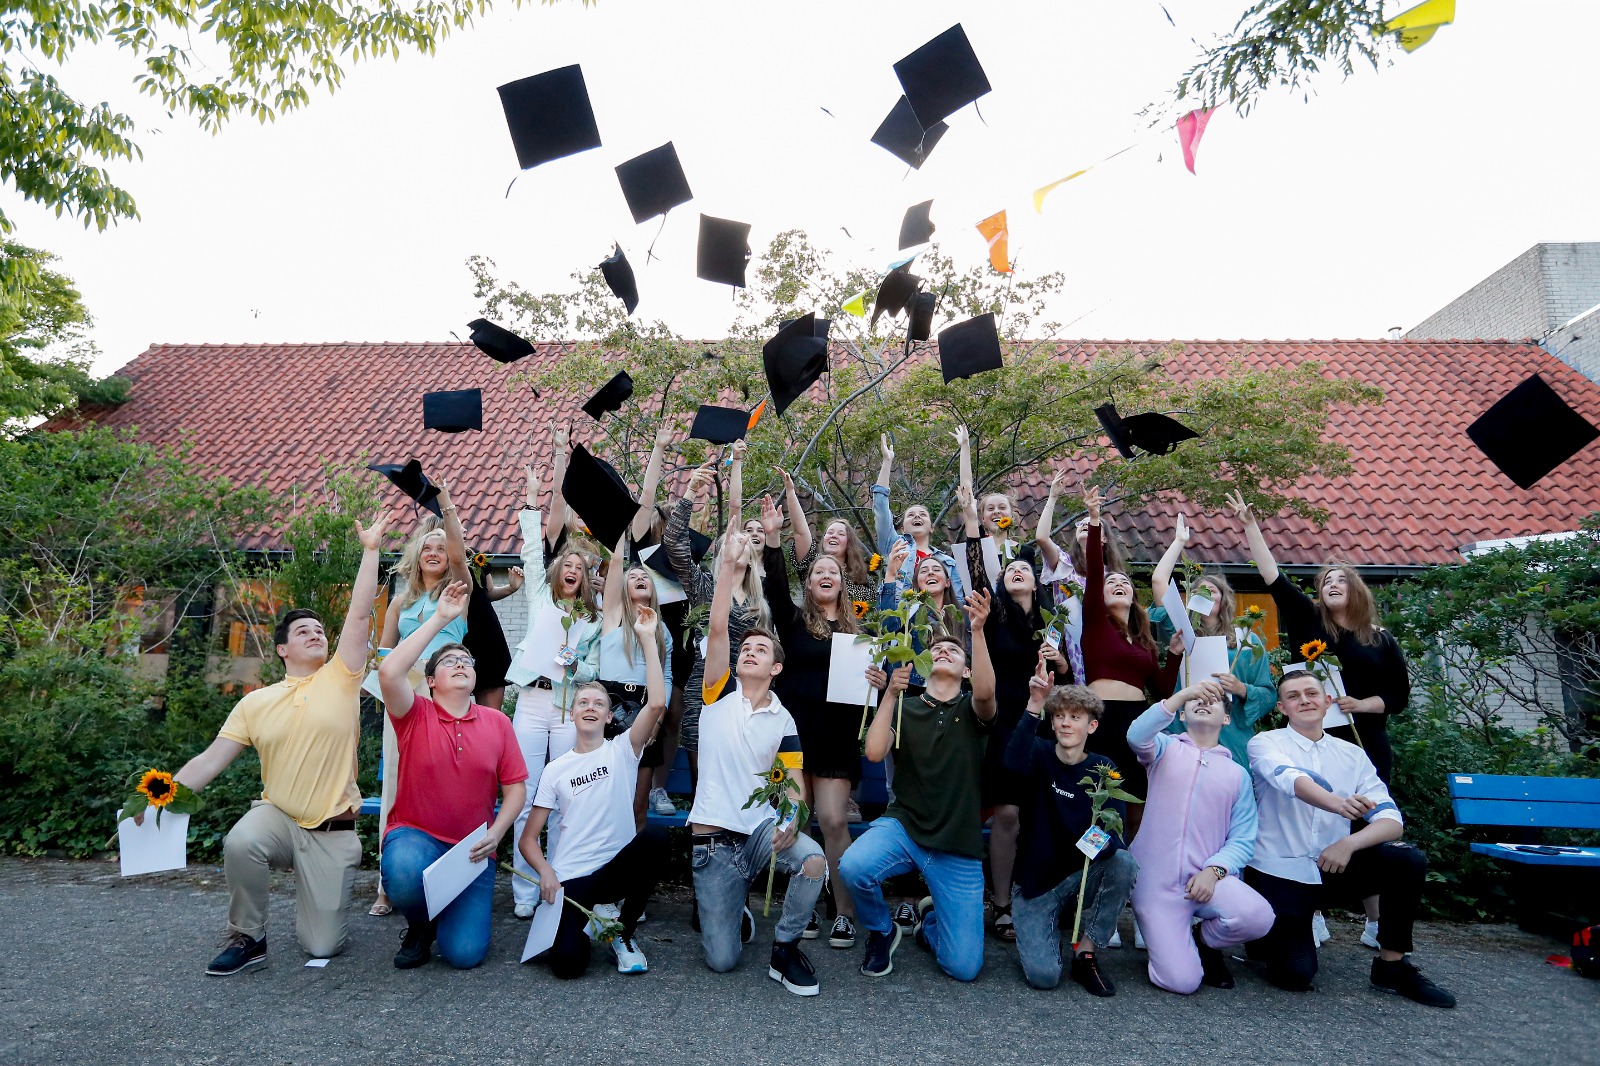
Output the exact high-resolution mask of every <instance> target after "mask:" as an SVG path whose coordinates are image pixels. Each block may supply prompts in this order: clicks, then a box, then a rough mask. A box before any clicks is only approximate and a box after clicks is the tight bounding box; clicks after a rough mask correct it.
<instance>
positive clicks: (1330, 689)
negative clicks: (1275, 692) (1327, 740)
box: [1283, 663, 1350, 729]
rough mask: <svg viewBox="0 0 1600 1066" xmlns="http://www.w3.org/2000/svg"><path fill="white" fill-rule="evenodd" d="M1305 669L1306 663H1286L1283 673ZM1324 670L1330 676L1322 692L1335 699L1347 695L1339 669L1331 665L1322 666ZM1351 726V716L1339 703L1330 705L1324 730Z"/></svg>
mask: <svg viewBox="0 0 1600 1066" xmlns="http://www.w3.org/2000/svg"><path fill="white" fill-rule="evenodd" d="M1305 668H1306V664H1305V663H1285V664H1284V667H1283V672H1284V673H1286V674H1293V673H1296V672H1298V671H1301V670H1304V669H1305ZM1322 670H1323V671H1325V672H1326V673H1327V675H1328V677H1327V679H1326V680H1325V681H1323V682H1322V691H1323V692H1325V693H1327V694H1328V695H1330V696H1332V697H1334V698H1335V699H1337V698H1338V697H1340V696H1343V695H1345V691H1344V676H1343V675H1342V674H1340V673H1339V668H1338V667H1337V666H1334V665H1332V664H1331V663H1330V664H1324V665H1323V666H1322ZM1349 724H1350V716H1349V715H1348V714H1345V713H1344V711H1343V710H1342V709H1341V708H1340V707H1339V705H1338V704H1337V703H1330V704H1328V709H1327V711H1326V712H1325V713H1324V714H1323V716H1322V728H1324V729H1332V728H1334V727H1335V726H1341V725H1349Z"/></svg>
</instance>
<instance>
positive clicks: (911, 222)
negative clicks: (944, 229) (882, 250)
mask: <svg viewBox="0 0 1600 1066" xmlns="http://www.w3.org/2000/svg"><path fill="white" fill-rule="evenodd" d="M932 210H933V201H932V200H924V201H922V203H920V204H917V205H916V206H915V207H908V208H906V217H905V218H903V219H901V220H900V247H901V249H902V250H904V249H906V248H915V247H916V246H917V245H919V244H927V243H928V242H929V241H930V240H932V239H933V231H934V229H935V227H934V224H933V220H932V219H930V218H929V217H928V212H929V211H932Z"/></svg>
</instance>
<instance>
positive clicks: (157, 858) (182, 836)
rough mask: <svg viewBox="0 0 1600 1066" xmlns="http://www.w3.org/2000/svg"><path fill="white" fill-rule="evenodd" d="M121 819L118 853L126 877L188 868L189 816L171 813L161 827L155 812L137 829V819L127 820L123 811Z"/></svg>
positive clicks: (147, 811)
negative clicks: (134, 820)
mask: <svg viewBox="0 0 1600 1066" xmlns="http://www.w3.org/2000/svg"><path fill="white" fill-rule="evenodd" d="M117 819H118V821H117V851H118V858H119V859H120V860H121V862H122V876H123V877H133V876H135V875H137V874H153V873H160V872H161V871H162V870H181V869H183V868H184V866H185V865H186V864H187V854H188V843H189V816H188V815H187V814H173V813H172V812H171V811H168V812H166V814H165V816H164V817H163V818H162V819H161V825H160V826H159V827H158V826H157V825H156V818H155V811H154V810H146V811H145V814H144V824H143V825H134V824H133V819H132V818H123V817H122V812H121V811H118V812H117Z"/></svg>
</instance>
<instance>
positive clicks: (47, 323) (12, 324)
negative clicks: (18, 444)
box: [0, 241, 127, 429]
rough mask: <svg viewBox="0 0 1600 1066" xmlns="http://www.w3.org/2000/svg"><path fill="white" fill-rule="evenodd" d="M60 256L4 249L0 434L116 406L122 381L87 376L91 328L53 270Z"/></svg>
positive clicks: (0, 260)
mask: <svg viewBox="0 0 1600 1066" xmlns="http://www.w3.org/2000/svg"><path fill="white" fill-rule="evenodd" d="M54 261H55V256H53V255H51V254H50V253H49V252H42V251H39V250H38V249H35V248H29V247H28V246H26V245H23V244H17V243H15V242H12V241H6V242H4V243H0V429H15V428H18V427H19V426H20V425H22V424H24V423H26V422H28V421H30V420H32V419H36V418H40V417H49V416H51V415H54V414H57V413H59V412H61V411H62V410H64V409H66V408H69V407H72V406H73V405H75V404H78V403H97V404H106V403H119V402H121V400H122V399H123V397H124V396H125V394H126V391H127V383H126V382H125V381H124V380H123V379H121V378H106V379H105V380H103V381H96V380H94V378H93V377H91V376H90V374H89V365H90V362H91V360H92V359H93V358H94V355H95V348H94V345H93V344H91V343H90V342H89V341H88V339H87V337H86V336H85V333H86V331H87V330H88V328H89V327H90V326H91V325H92V324H93V320H92V319H91V318H90V317H89V312H88V309H87V308H85V307H84V306H83V300H82V298H81V297H80V296H79V295H78V290H77V289H76V288H75V287H74V286H73V283H72V279H71V278H69V277H67V276H66V275H64V274H61V273H59V272H57V271H55V270H52V269H50V264H51V263H53V262H54Z"/></svg>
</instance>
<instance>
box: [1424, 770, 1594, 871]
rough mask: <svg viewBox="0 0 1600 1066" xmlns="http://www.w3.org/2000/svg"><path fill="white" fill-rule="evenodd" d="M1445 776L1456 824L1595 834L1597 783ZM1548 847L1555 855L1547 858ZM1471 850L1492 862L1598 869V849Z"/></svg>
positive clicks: (1502, 846) (1514, 846) (1510, 846)
mask: <svg viewBox="0 0 1600 1066" xmlns="http://www.w3.org/2000/svg"><path fill="white" fill-rule="evenodd" d="M1447 777H1448V778H1449V786H1450V800H1451V804H1450V805H1451V808H1452V810H1453V812H1454V813H1455V818H1456V824H1457V825H1463V826H1466V825H1503V826H1516V827H1518V828H1520V829H1523V830H1530V829H1533V830H1539V829H1600V778H1595V779H1590V778H1581V777H1508V776H1502V775H1498V774H1449V775H1447ZM1552 848H1553V849H1554V850H1555V852H1556V853H1555V854H1549V851H1550V850H1552ZM1534 849H1543V850H1534ZM1472 850H1473V851H1474V852H1476V853H1477V854H1479V855H1487V856H1489V857H1490V858H1491V859H1494V860H1495V861H1497V862H1508V863H1518V864H1521V865H1525V866H1574V867H1594V868H1597V869H1600V848H1593V847H1573V846H1570V845H1547V844H1542V843H1534V844H1529V843H1499V844H1474V845H1472Z"/></svg>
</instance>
